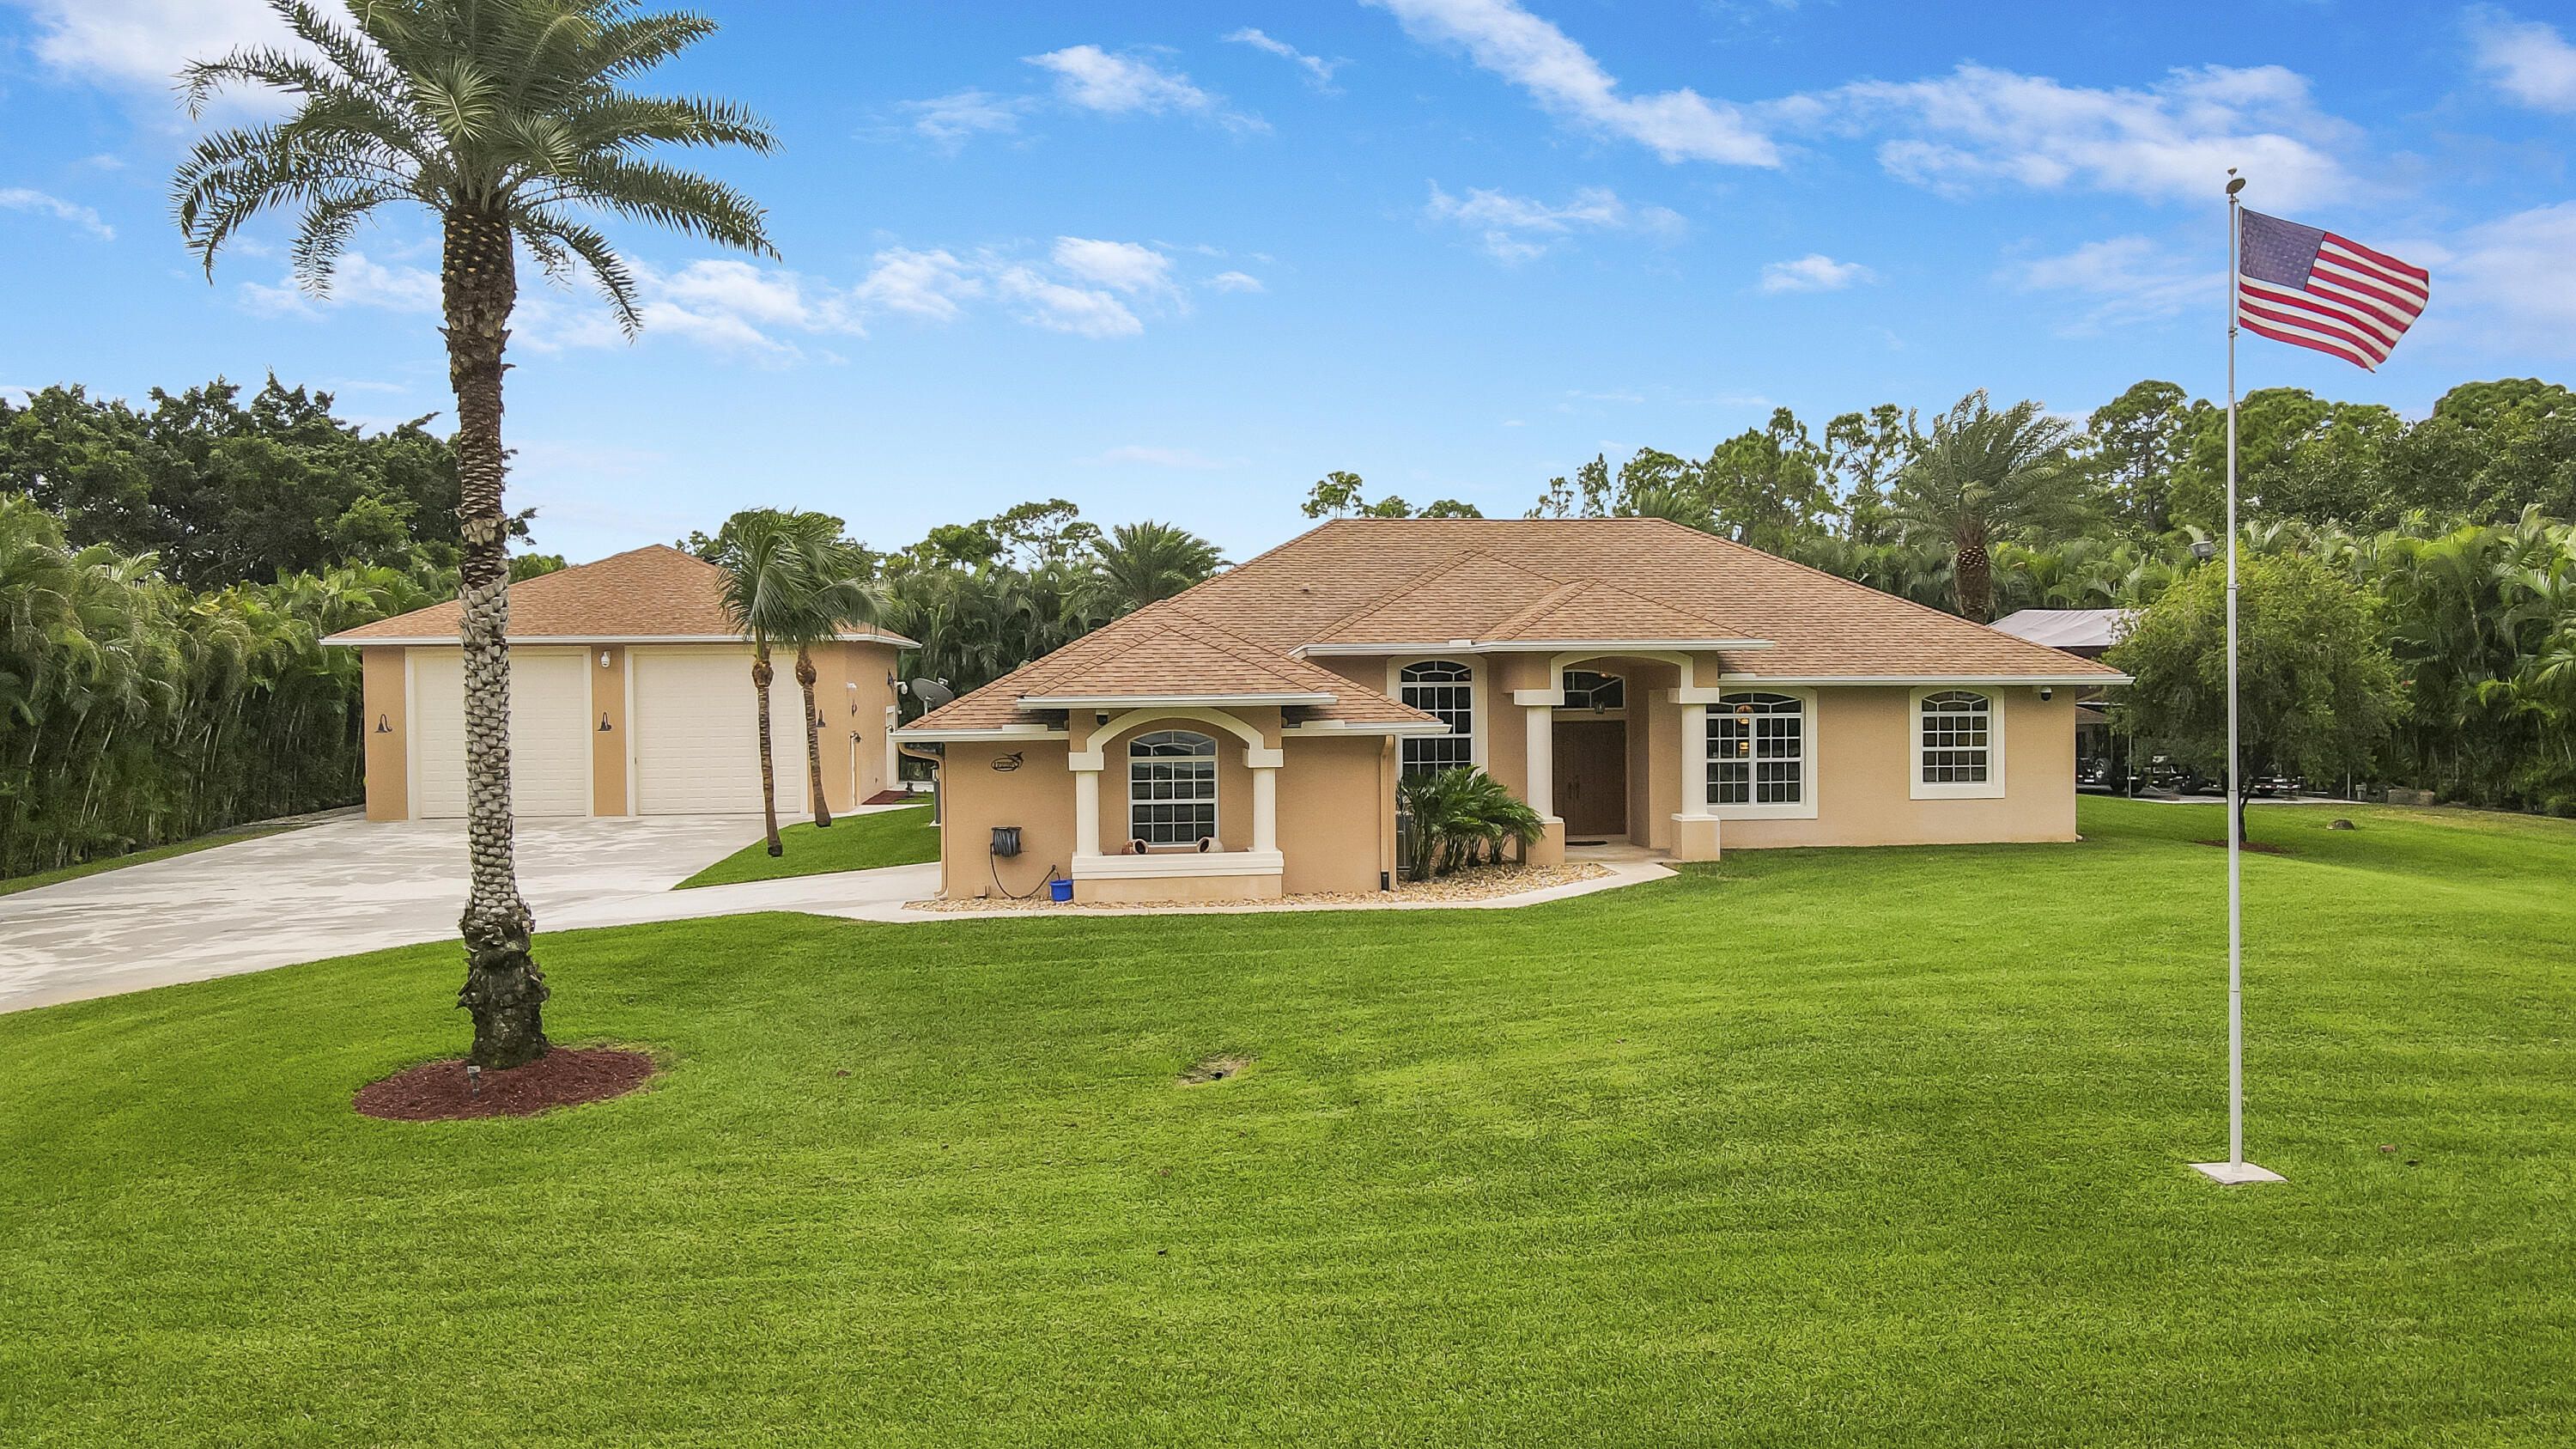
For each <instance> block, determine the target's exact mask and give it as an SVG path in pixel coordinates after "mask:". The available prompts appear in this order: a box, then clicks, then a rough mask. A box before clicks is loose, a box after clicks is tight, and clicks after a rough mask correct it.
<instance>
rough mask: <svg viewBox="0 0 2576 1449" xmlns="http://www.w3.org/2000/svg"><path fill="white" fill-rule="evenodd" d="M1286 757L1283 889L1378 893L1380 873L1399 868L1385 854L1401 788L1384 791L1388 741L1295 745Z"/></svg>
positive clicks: (1286, 746)
mask: <svg viewBox="0 0 2576 1449" xmlns="http://www.w3.org/2000/svg"><path fill="white" fill-rule="evenodd" d="M1282 749H1283V754H1282V756H1281V758H1282V759H1283V760H1284V762H1285V763H1283V764H1282V765H1281V767H1280V770H1279V852H1280V854H1281V855H1282V856H1284V857H1285V860H1284V862H1283V864H1284V866H1285V868H1286V874H1285V875H1284V876H1282V877H1281V885H1282V887H1283V888H1284V889H1285V890H1286V891H1287V892H1288V894H1290V895H1308V894H1311V893H1313V892H1316V891H1373V890H1376V889H1377V880H1378V873H1379V872H1380V871H1382V870H1392V869H1393V868H1394V867H1393V863H1392V862H1391V861H1384V860H1381V852H1380V845H1381V841H1382V840H1384V839H1389V838H1391V837H1392V834H1393V831H1394V828H1395V826H1394V819H1395V803H1394V799H1393V786H1392V784H1391V783H1390V784H1386V785H1383V786H1382V785H1381V780H1382V779H1387V778H1389V776H1388V769H1389V767H1387V766H1385V765H1384V763H1383V762H1384V757H1385V756H1386V753H1387V750H1386V740H1385V737H1384V736H1380V735H1363V736H1361V737H1359V738H1357V739H1348V740H1305V739H1295V738H1291V739H1288V740H1285V741H1283V742H1282Z"/></svg>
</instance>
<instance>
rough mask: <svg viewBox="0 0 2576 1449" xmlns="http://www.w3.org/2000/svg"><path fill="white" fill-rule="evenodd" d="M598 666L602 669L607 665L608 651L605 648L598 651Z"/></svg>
mask: <svg viewBox="0 0 2576 1449" xmlns="http://www.w3.org/2000/svg"><path fill="white" fill-rule="evenodd" d="M599 667H600V668H602V669H606V668H607V667H608V651H607V650H605V649H602V650H600V651H599Z"/></svg>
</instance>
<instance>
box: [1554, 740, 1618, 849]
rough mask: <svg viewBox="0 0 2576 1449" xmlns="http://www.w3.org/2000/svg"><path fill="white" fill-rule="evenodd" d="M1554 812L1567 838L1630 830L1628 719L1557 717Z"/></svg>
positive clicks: (1574, 838) (1611, 833)
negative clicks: (1559, 817) (1561, 817)
mask: <svg viewBox="0 0 2576 1449" xmlns="http://www.w3.org/2000/svg"><path fill="white" fill-rule="evenodd" d="M1554 750H1555V760H1554V765H1553V768H1554V771H1555V775H1556V813H1557V814H1558V815H1560V816H1563V817H1564V819H1565V838H1566V839H1568V840H1581V839H1585V838H1587V837H1591V836H1601V835H1625V834H1627V833H1628V722H1627V721H1625V720H1616V719H1586V720H1559V721H1557V722H1556V733H1555V742H1554Z"/></svg>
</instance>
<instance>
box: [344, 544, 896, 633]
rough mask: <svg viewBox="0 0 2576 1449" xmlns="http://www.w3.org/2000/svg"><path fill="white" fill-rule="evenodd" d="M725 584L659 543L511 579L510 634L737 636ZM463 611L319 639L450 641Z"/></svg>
mask: <svg viewBox="0 0 2576 1449" xmlns="http://www.w3.org/2000/svg"><path fill="white" fill-rule="evenodd" d="M723 589H724V570H722V569H720V568H717V567H716V566H715V565H714V564H711V563H708V562H707V561H706V560H704V559H702V558H699V557H698V556H696V555H695V554H689V553H683V552H681V551H680V550H678V549H676V548H671V547H669V546H667V545H663V544H655V545H653V546H652V547H650V548H639V549H634V550H631V551H629V552H626V553H620V554H611V555H610V556H608V557H607V558H604V559H601V560H600V561H598V562H597V563H586V564H576V565H574V566H573V567H571V568H568V569H557V570H556V571H555V572H553V573H550V574H539V575H537V576H536V577H535V578H532V579H527V580H525V581H522V582H520V583H515V584H512V585H510V637H511V638H512V639H514V640H519V641H523V642H527V643H536V642H539V641H541V640H546V639H580V640H584V641H589V642H611V641H617V640H625V639H732V638H737V637H739V636H738V635H737V634H736V633H735V631H734V627H733V622H732V621H731V620H730V619H727V618H726V617H725V611H724V602H723ZM461 612H462V609H461V606H460V605H459V604H458V603H457V602H456V601H455V600H454V599H450V600H448V601H447V602H446V603H443V604H432V605H430V606H429V607H428V608H426V609H414V610H413V611H411V612H410V613H408V614H396V615H395V616H393V617H392V618H390V619H378V620H377V621H376V622H374V623H372V624H361V625H359V626H358V627H357V628H355V629H349V630H344V631H343V632H341V633H338V634H334V635H332V636H331V637H330V638H328V639H326V640H324V641H322V642H324V643H326V644H369V643H379V642H387V641H394V640H431V641H436V642H438V643H442V644H443V643H452V642H454V640H455V639H456V637H457V634H458V630H459V626H460V624H461V619H460V614H461ZM841 637H843V638H845V639H881V640H884V641H886V642H888V643H893V644H902V645H910V644H911V643H912V642H913V641H911V640H909V639H906V638H904V637H903V636H902V635H900V634H893V633H888V632H886V631H885V630H882V629H879V630H873V631H865V630H855V631H851V632H848V633H845V634H843V635H842V636H841Z"/></svg>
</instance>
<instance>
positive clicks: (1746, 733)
mask: <svg viewBox="0 0 2576 1449" xmlns="http://www.w3.org/2000/svg"><path fill="white" fill-rule="evenodd" d="M1806 798H1807V706H1806V702H1805V701H1804V700H1799V699H1793V698H1791V697H1790V696H1788V695H1785V694H1729V695H1723V696H1720V697H1719V699H1718V702H1717V706H1716V707H1715V708H1713V709H1711V710H1710V711H1709V712H1708V803H1710V804H1711V805H1796V804H1799V803H1801V802H1802V801H1804V800H1805V799H1806Z"/></svg>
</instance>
